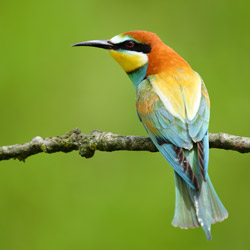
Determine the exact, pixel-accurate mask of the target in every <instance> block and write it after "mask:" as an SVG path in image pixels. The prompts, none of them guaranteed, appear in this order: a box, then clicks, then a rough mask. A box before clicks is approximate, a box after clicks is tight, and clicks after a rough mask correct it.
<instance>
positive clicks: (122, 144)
mask: <svg viewBox="0 0 250 250" xmlns="http://www.w3.org/2000/svg"><path fill="white" fill-rule="evenodd" d="M209 143H210V148H220V149H226V150H234V151H238V152H240V153H249V152H250V138H249V137H240V136H235V135H229V134H225V133H216V134H211V133H210V134H209ZM73 150H78V151H79V153H80V155H81V156H83V157H86V158H90V157H92V156H93V155H94V153H95V150H99V151H107V152H112V151H117V150H129V151H149V152H157V151H158V150H157V148H156V147H155V145H154V144H153V142H152V141H151V139H150V138H149V137H145V136H122V135H116V134H112V133H111V132H101V131H98V130H94V131H93V132H92V133H91V134H90V135H85V134H83V133H81V131H80V130H79V129H75V130H72V131H70V132H68V133H67V134H66V135H63V136H56V137H47V138H41V137H40V136H37V137H35V138H33V139H32V140H31V141H30V142H27V143H24V144H16V145H11V146H3V147H0V161H2V160H9V159H11V158H13V159H19V160H21V161H24V160H25V159H26V158H27V157H29V156H31V155H35V154H38V153H41V152H44V153H49V154H51V153H56V152H65V153H68V152H71V151H73Z"/></svg>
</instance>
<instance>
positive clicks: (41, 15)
mask: <svg viewBox="0 0 250 250" xmlns="http://www.w3.org/2000/svg"><path fill="white" fill-rule="evenodd" d="M249 8H250V5H249V1H247V0H246V1H226V0H225V1H222V0H213V1H195V0H193V1H186V0H183V1H163V0H162V1H122V2H119V1H115V0H105V1H101V0H98V1H97V0H96V1H83V0H82V1H77V0H71V1H59V0H58V1H56V0H44V1H28V0H26V1H17V0H14V1H1V3H0V30H1V36H0V55H1V56H0V61H1V66H0V106H1V123H0V144H1V145H11V144H15V143H24V142H27V141H29V140H31V139H32V138H33V137H35V136H38V135H39V136H42V137H48V136H56V135H63V134H64V133H66V132H67V131H69V130H72V129H74V128H76V127H78V128H80V129H81V130H82V132H84V133H90V132H91V131H92V130H94V129H99V130H102V131H111V132H113V133H118V134H123V135H146V132H145V131H144V128H143V126H142V125H141V124H140V122H139V121H138V118H137V115H136V111H135V96H134V89H133V87H132V83H130V81H129V79H128V77H127V76H126V74H125V73H124V72H123V70H122V69H121V68H120V66H119V65H118V64H117V63H116V62H115V61H114V60H113V59H112V58H111V57H110V56H109V55H108V53H107V52H106V51H104V50H100V49H94V48H79V47H78V48H72V47H70V45H71V44H74V43H77V42H81V41H84V40H91V39H109V38H111V37H113V36H114V35H116V34H119V33H122V32H126V31H129V30H138V29H139V30H148V31H152V32H155V33H157V34H158V35H159V36H160V37H161V38H162V40H163V41H164V42H166V43H167V44H168V45H169V46H171V47H173V48H174V49H175V50H176V51H177V52H178V53H179V54H181V55H182V56H183V57H184V58H185V59H186V60H187V61H188V62H189V63H190V64H191V65H192V67H193V69H194V70H196V71H197V72H199V74H200V75H201V76H202V77H203V79H204V81H205V83H206V86H207V88H208V91H209V94H210V99H211V123H210V132H226V133H230V134H236V135H242V136H250V130H249V122H250V119H249V118H250V117H249V108H250V107H249V106H250V98H249V91H250V80H249V72H250V71H249V67H250V62H249V58H250V45H249V44H250V32H249V26H250V17H249ZM249 162H250V154H248V155H247V154H245V155H243V154H240V153H237V152H232V151H224V150H219V149H212V150H211V151H210V167H209V173H210V177H211V179H212V181H213V184H214V186H215V188H216V190H217V192H218V194H219V196H220V198H221V200H222V201H223V203H224V205H225V206H226V208H227V209H228V211H229V219H227V220H226V221H224V222H223V223H217V224H216V225H213V226H212V235H213V240H212V241H211V242H208V241H207V240H206V238H205V234H204V232H203V231H202V229H201V228H198V229H192V230H181V229H178V228H174V227H173V226H172V225H171V220H172V218H173V214H174V199H175V197H174V176H173V171H172V169H171V168H170V166H169V165H168V164H167V163H166V162H165V160H164V159H163V157H162V156H161V155H160V154H159V153H148V152H125V151H122V152H114V153H107V152H96V154H95V156H94V157H93V158H91V159H88V160H86V159H85V158H81V157H80V156H79V155H78V153H77V152H72V153H69V154H64V153H57V154H53V155H47V154H39V155H36V156H32V157H30V158H29V159H27V161H26V162H25V163H22V162H19V161H18V160H9V161H3V162H0V249H1V250H29V249H31V250H44V249H46V250H50V249H51V250H55V249H56V250H57V249H60V250H63V249H70V250H78V249H84V250H85V249H86V250H92V249H93V250H97V249H98V250H102V249H104V250H106V249H107V250H113V249H114V250H123V249H124V250H127V249H131V250H141V249H142V250H164V249H171V250H172V249H192V250H196V249H213V250H216V249H250V234H249V224H250V213H249V206H250V195H249V189H250V182H249V174H250V166H249Z"/></svg>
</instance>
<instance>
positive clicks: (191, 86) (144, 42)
mask: <svg viewBox="0 0 250 250" xmlns="http://www.w3.org/2000/svg"><path fill="white" fill-rule="evenodd" d="M73 46H92V47H98V48H103V49H106V50H108V51H109V53H110V54H111V56H112V57H113V58H114V59H115V60H116V61H117V62H118V63H119V64H120V65H121V67H122V68H123V69H124V70H125V72H126V73H127V74H128V76H129V78H130V79H131V81H132V83H133V85H134V88H135V92H136V108H137V113H138V117H139V119H140V121H141V122H142V124H143V126H144V127H145V129H146V131H147V132H148V134H149V136H150V138H151V139H152V141H153V143H154V144H155V146H156V147H157V148H158V150H159V151H160V152H161V154H162V155H163V156H164V158H165V159H166V160H167V161H168V163H169V164H170V165H171V166H172V167H173V169H174V173H175V187H176V188H175V189H176V201H175V214H174V219H173V221H172V224H173V225H174V226H176V227H180V228H192V227H199V226H201V227H202V228H203V230H204V231H205V233H206V236H207V239H211V224H212V223H215V222H218V221H223V220H224V219H225V218H227V217H228V213H227V210H226V209H225V207H224V206H223V204H222V202H221V201H220V199H219V197H218V196H217V194H216V192H215V190H214V188H213V185H212V183H211V180H210V178H209V176H208V172H207V170H208V158H209V140H208V123H209V114H210V111H209V110H210V101H209V96H208V92H207V89H206V87H205V84H204V82H203V80H202V79H201V77H200V76H199V74H198V73H196V72H195V71H193V70H192V68H191V67H190V65H189V64H188V63H187V62H186V61H185V60H184V59H183V58H182V57H181V56H180V55H178V54H177V53H176V52H175V51H174V50H173V49H171V48H170V47H168V46H167V45H165V44H164V43H163V42H162V41H161V40H160V38H159V37H158V36H157V35H156V34H154V33H151V32H147V31H131V32H126V33H123V34H120V35H117V36H115V37H113V38H111V39H110V40H92V41H86V42H81V43H77V44H74V45H73Z"/></svg>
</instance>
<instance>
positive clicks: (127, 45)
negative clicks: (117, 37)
mask: <svg viewBox="0 0 250 250" xmlns="http://www.w3.org/2000/svg"><path fill="white" fill-rule="evenodd" d="M134 46H135V43H134V42H133V41H127V42H126V47H127V48H133V47H134Z"/></svg>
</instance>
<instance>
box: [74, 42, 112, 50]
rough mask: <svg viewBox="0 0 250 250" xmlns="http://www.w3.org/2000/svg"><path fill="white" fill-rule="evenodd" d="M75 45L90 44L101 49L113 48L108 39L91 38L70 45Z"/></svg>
mask: <svg viewBox="0 0 250 250" xmlns="http://www.w3.org/2000/svg"><path fill="white" fill-rule="evenodd" d="M76 46H90V47H97V48H102V49H113V47H114V45H113V44H112V43H111V42H110V41H109V40H92V41H86V42H81V43H76V44H73V45H72V47H76Z"/></svg>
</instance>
